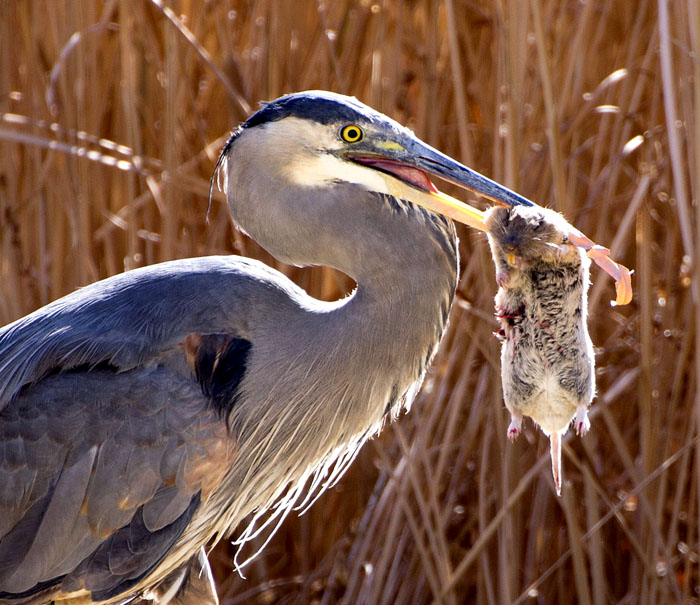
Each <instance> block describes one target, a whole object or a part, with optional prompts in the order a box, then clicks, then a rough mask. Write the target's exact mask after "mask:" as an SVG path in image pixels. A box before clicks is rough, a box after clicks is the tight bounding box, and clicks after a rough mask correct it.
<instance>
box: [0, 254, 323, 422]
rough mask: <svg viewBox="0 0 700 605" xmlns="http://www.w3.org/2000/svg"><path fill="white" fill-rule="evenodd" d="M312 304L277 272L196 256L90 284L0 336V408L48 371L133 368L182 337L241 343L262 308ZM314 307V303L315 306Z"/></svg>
mask: <svg viewBox="0 0 700 605" xmlns="http://www.w3.org/2000/svg"><path fill="white" fill-rule="evenodd" d="M275 304H277V305H280V306H282V307H284V308H301V307H307V308H310V307H313V306H314V305H315V304H316V303H315V302H314V300H313V299H311V298H310V297H308V296H307V295H306V294H305V293H304V291H303V290H302V289H301V288H299V287H297V286H295V285H294V284H293V283H292V282H291V281H290V280H288V279H287V278H286V277H284V276H283V275H282V274H281V273H279V272H277V271H275V270H273V269H271V268H269V267H267V266H265V265H264V264H262V263H260V262H257V261H253V260H250V259H245V258H240V257H222V256H220V257H216V256H214V257H203V258H196V259H187V260H179V261H171V262H166V263H161V264H157V265H152V266H150V267H145V268H142V269H136V270H133V271H130V272H127V273H123V274H120V275H116V276H113V277H110V278H108V279H105V280H102V281H99V282H96V283H94V284H91V285H89V286H86V287H84V288H81V289H79V290H76V291H75V292H73V293H71V294H69V295H67V296H65V297H63V298H61V299H58V300H56V301H54V302H52V303H50V304H49V305H46V306H45V307H42V308H41V309H38V310H37V311H35V312H33V313H31V314H29V315H27V316H25V317H23V318H21V319H19V320H17V321H15V322H14V323H11V324H9V325H7V326H5V327H4V328H2V329H0V409H2V408H3V407H5V406H6V405H7V403H8V402H9V401H11V400H12V399H13V398H14V397H15V396H16V395H17V393H18V392H19V390H20V389H21V388H22V387H23V386H24V385H27V384H31V383H34V382H36V381H37V380H39V379H41V378H42V376H45V375H47V374H48V373H50V372H54V371H58V370H60V371H63V370H67V369H71V368H75V367H78V366H84V365H86V366H96V365H98V364H104V363H107V364H110V365H112V366H113V367H114V368H115V369H116V370H118V371H124V370H128V369H131V368H134V367H136V366H138V365H140V364H144V363H147V362H148V360H149V359H152V358H156V357H158V356H159V355H161V354H162V353H163V352H164V351H167V350H169V349H172V348H173V347H176V346H178V345H179V344H180V343H182V342H183V341H184V340H185V338H186V337H187V336H188V335H190V334H221V333H226V334H236V335H238V336H240V337H242V338H246V337H247V336H248V334H249V332H250V325H251V322H253V321H255V314H256V313H260V314H264V313H265V311H266V308H265V307H266V306H268V305H275ZM318 304H321V303H318Z"/></svg>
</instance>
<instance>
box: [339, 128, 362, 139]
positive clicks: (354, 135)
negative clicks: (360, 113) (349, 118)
mask: <svg viewBox="0 0 700 605" xmlns="http://www.w3.org/2000/svg"><path fill="white" fill-rule="evenodd" d="M340 136H341V137H342V138H343V141H345V142H346V143H357V141H359V140H360V139H361V138H362V129H361V128H360V127H359V126H355V124H348V125H347V126H343V129H342V130H341V131H340Z"/></svg>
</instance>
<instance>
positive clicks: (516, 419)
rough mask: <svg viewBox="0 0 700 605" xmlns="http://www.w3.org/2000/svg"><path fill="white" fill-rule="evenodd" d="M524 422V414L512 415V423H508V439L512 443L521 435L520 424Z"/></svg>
mask: <svg viewBox="0 0 700 605" xmlns="http://www.w3.org/2000/svg"><path fill="white" fill-rule="evenodd" d="M522 422H523V418H522V416H516V415H514V414H512V415H511V417H510V424H509V425H508V441H510V442H511V443H514V442H515V440H516V439H517V438H518V436H519V435H520V426H521V424H522Z"/></svg>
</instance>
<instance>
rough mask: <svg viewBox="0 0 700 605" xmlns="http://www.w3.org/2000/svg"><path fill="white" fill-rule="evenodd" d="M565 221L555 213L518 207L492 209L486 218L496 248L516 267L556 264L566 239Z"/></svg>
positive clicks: (487, 228)
mask: <svg viewBox="0 0 700 605" xmlns="http://www.w3.org/2000/svg"><path fill="white" fill-rule="evenodd" d="M563 220H564V219H563V218H562V216H561V215H560V214H558V213H557V212H554V211H553V210H547V209H544V208H531V207H526V206H514V207H512V208H502V207H496V208H491V209H490V210H489V211H488V212H487V213H486V217H485V220H484V222H485V224H486V230H487V232H488V234H489V235H490V236H491V241H492V246H494V247H495V249H496V250H498V251H500V252H501V253H502V254H503V256H504V257H506V258H507V259H508V264H509V265H511V266H514V267H519V266H521V265H523V264H524V265H527V264H530V263H532V262H535V261H538V260H544V261H552V260H554V258H555V254H556V252H557V249H558V246H560V245H561V244H562V243H563V242H564V240H565V239H566V236H565V232H564V231H563V230H562V228H561V227H560V226H559V224H560V223H561V222H562V221H563Z"/></svg>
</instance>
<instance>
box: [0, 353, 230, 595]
mask: <svg viewBox="0 0 700 605" xmlns="http://www.w3.org/2000/svg"><path fill="white" fill-rule="evenodd" d="M183 354H184V352H183ZM234 454H235V444H234V442H233V439H232V437H231V436H230V434H229V432H228V429H227V427H226V423H225V421H223V419H222V417H221V414H220V413H219V411H218V410H217V409H216V408H215V407H214V406H212V405H210V403H209V401H208V400H207V398H206V397H205V396H204V395H203V392H202V389H201V387H200V386H199V385H198V384H197V382H196V381H195V380H194V379H192V378H189V379H188V380H184V379H182V378H181V377H180V376H179V375H178V374H177V373H173V371H172V370H171V369H170V368H169V367H168V366H156V367H149V368H137V369H134V370H132V371H128V372H122V373H118V372H114V371H112V370H109V369H96V370H93V371H84V370H77V371H68V372H64V373H59V374H52V375H50V376H48V377H45V378H44V379H43V380H41V381H39V382H38V383H37V384H35V385H33V386H32V387H31V388H29V389H26V390H25V391H23V392H22V393H21V394H20V395H19V396H18V397H17V398H16V399H15V400H14V401H13V402H12V403H11V404H10V405H9V406H7V407H6V408H5V410H3V411H2V413H1V414H0V486H2V487H1V489H0V497H1V501H0V536H2V537H0V598H2V597H3V596H6V595H7V594H8V593H10V594H15V595H16V594H25V593H31V592H33V591H35V590H40V589H45V587H46V585H47V583H51V582H53V583H56V584H59V583H60V584H61V590H62V591H63V592H71V591H74V590H80V589H85V590H89V591H90V592H91V593H92V597H93V599H96V600H99V599H105V598H110V597H112V596H115V595H117V594H120V593H121V592H124V591H126V590H128V589H129V588H130V587H131V586H134V585H135V584H136V583H138V582H139V581H140V580H141V579H142V578H144V577H145V576H147V575H148V573H150V572H151V571H152V570H153V569H154V568H155V566H156V565H157V564H158V563H159V562H160V561H161V560H162V558H163V557H164V556H165V555H166V553H167V552H168V551H169V549H170V548H171V547H172V546H173V544H174V543H175V542H176V541H177V540H178V538H179V537H180V536H181V535H182V533H183V531H184V530H185V529H186V527H187V525H188V524H189V523H190V521H191V519H192V517H193V516H194V515H195V513H196V511H197V509H198V507H199V506H200V503H201V502H202V501H205V500H206V499H207V498H208V497H209V495H210V494H211V493H212V491H213V490H214V489H216V488H217V487H218V485H219V484H220V483H221V480H222V479H223V477H224V475H225V472H226V471H227V469H228V467H229V465H230V464H231V461H232V459H233V456H234Z"/></svg>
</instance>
